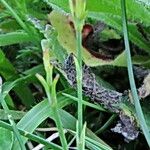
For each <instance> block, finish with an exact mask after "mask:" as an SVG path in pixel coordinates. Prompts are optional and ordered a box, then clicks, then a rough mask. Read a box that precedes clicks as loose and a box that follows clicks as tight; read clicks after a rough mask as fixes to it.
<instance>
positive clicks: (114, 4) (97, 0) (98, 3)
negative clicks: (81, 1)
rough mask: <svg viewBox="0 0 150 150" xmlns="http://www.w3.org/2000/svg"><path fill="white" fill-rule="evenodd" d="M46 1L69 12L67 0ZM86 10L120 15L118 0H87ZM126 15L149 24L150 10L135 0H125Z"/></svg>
mask: <svg viewBox="0 0 150 150" xmlns="http://www.w3.org/2000/svg"><path fill="white" fill-rule="evenodd" d="M46 2H47V3H48V4H50V5H52V6H53V8H54V9H57V10H64V11H66V12H70V11H69V5H68V3H69V0H63V1H60V0H46ZM133 6H134V7H133ZM87 10H88V12H96V13H98V12H99V13H105V14H110V15H115V16H118V17H121V6H120V0H111V1H106V0H87ZM127 15H128V19H129V20H132V21H135V22H137V21H139V22H141V23H143V24H144V25H146V26H149V25H150V11H149V10H148V9H147V8H146V7H145V6H144V5H141V4H140V3H137V2H136V1H135V0H127Z"/></svg>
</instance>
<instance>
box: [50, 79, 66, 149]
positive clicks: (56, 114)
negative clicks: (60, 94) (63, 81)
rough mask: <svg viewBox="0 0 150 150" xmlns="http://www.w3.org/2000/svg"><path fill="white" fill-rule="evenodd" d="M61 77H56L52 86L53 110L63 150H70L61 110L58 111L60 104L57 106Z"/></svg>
mask: <svg viewBox="0 0 150 150" xmlns="http://www.w3.org/2000/svg"><path fill="white" fill-rule="evenodd" d="M58 78H59V76H56V77H55V79H54V81H53V84H52V92H51V93H52V95H51V96H52V109H53V113H54V119H55V123H56V126H57V128H58V132H59V136H60V141H61V144H62V147H63V150H68V145H67V140H66V137H65V134H64V129H63V127H62V122H61V119H60V116H59V109H58V107H57V106H58V104H57V97H56V83H57V81H58Z"/></svg>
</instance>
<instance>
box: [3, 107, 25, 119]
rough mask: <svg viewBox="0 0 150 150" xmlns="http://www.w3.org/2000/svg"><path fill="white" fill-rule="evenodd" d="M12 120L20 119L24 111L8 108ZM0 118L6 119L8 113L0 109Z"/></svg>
mask: <svg viewBox="0 0 150 150" xmlns="http://www.w3.org/2000/svg"><path fill="white" fill-rule="evenodd" d="M9 113H10V114H11V115H12V118H13V120H20V119H21V118H22V117H23V116H24V115H25V114H26V113H25V112H23V111H15V110H10V111H9ZM0 120H8V114H6V112H5V111H4V110H3V109H0Z"/></svg>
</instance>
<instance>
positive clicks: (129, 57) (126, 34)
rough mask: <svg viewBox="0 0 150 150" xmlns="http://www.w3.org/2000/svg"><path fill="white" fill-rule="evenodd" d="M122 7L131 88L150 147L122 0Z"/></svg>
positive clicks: (138, 116)
mask: <svg viewBox="0 0 150 150" xmlns="http://www.w3.org/2000/svg"><path fill="white" fill-rule="evenodd" d="M121 7H122V23H123V33H124V42H125V48H126V53H127V64H128V76H129V81H130V87H131V91H132V95H133V99H134V104H135V109H136V114H137V118H138V121H139V123H140V126H141V129H142V131H143V133H144V136H145V138H146V140H147V143H148V145H149V146H150V133H149V129H148V126H147V124H146V121H145V118H144V114H143V112H142V108H141V105H140V102H139V97H138V93H137V89H136V85H135V79H134V74H133V67H132V60H131V52H130V45H129V35H128V27H127V16H126V6H125V0H121Z"/></svg>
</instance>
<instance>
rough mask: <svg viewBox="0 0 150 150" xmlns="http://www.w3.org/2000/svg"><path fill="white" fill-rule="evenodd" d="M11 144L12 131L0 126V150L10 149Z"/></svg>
mask: <svg viewBox="0 0 150 150" xmlns="http://www.w3.org/2000/svg"><path fill="white" fill-rule="evenodd" d="M12 144H13V135H12V132H11V131H9V130H7V129H5V128H2V127H0V150H4V149H6V148H7V150H11V149H12Z"/></svg>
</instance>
